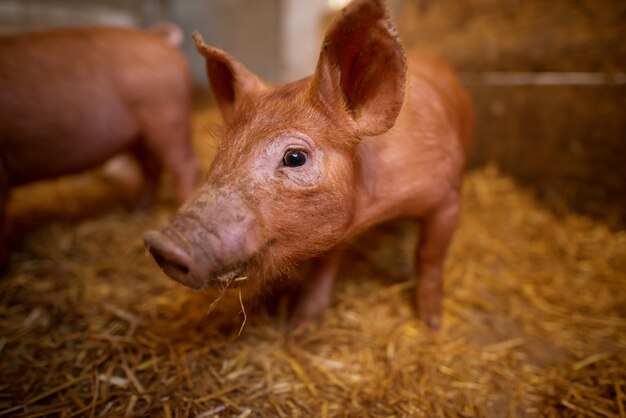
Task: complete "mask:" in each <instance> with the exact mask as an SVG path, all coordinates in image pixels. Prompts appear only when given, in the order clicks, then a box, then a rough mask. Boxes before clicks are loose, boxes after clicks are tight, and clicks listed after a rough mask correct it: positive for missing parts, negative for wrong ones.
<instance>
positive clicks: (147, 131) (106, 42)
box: [0, 27, 196, 206]
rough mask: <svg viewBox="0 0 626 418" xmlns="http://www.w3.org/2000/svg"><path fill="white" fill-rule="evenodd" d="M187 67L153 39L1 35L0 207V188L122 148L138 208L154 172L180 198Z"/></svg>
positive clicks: (0, 199) (187, 169) (185, 181)
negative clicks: (138, 182)
mask: <svg viewBox="0 0 626 418" xmlns="http://www.w3.org/2000/svg"><path fill="white" fill-rule="evenodd" d="M190 99H191V78H190V73H189V67H188V64H187V61H186V60H185V58H184V57H183V56H182V54H181V53H180V52H179V51H177V50H176V49H175V48H173V47H171V46H170V45H168V44H167V42H166V41H164V40H163V39H161V38H159V37H158V36H157V35H155V34H151V33H147V32H141V31H138V30H131V29H121V28H104V27H103V28H76V29H60V30H51V31H45V32H36V33H30V34H19V35H13V36H5V37H0V178H1V179H2V180H3V181H2V182H0V183H3V185H4V190H2V191H0V205H2V206H4V204H5V201H6V198H7V193H8V190H7V188H9V187H13V186H17V185H21V184H24V183H28V182H32V181H36V180H40V179H48V178H54V177H57V176H60V175H64V174H69V173H74V172H78V171H81V170H84V169H87V168H90V167H93V166H95V165H98V164H100V163H103V162H104V161H106V160H107V159H109V158H111V157H113V156H114V155H116V154H118V153H121V152H124V151H131V152H132V153H133V154H134V155H135V156H136V157H137V159H138V161H139V163H140V165H141V167H142V170H143V172H144V187H143V188H142V191H141V195H140V196H139V198H138V199H139V202H138V203H139V204H140V205H145V204H147V203H149V202H150V201H151V200H152V199H153V197H154V194H155V191H156V188H157V185H158V182H159V179H160V173H161V168H162V167H165V168H167V169H168V170H170V171H171V172H172V174H173V175H174V178H175V181H176V183H177V186H178V191H179V195H180V198H181V199H185V198H186V197H188V196H189V195H190V194H191V192H192V190H193V187H194V184H195V181H196V180H195V177H196V163H195V159H194V157H193V153H192V149H191V144H190V138H189V132H190V129H189V124H190V119H189V118H190Z"/></svg>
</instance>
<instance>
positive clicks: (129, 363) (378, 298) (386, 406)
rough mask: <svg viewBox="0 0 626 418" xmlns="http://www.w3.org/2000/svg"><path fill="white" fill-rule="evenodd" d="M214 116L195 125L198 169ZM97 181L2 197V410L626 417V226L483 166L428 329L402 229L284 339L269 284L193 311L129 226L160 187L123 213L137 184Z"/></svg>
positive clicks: (374, 235)
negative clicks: (11, 240)
mask: <svg viewBox="0 0 626 418" xmlns="http://www.w3.org/2000/svg"><path fill="white" fill-rule="evenodd" d="M216 118H217V116H216V112H215V111H214V110H213V109H203V110H201V111H198V112H197V114H196V115H195V119H194V124H195V125H194V126H195V132H196V138H197V139H198V147H199V149H200V150H201V155H202V159H203V163H204V165H205V167H206V164H207V163H208V161H209V160H210V156H211V154H212V149H213V148H212V146H211V145H210V144H211V141H210V139H209V137H210V135H207V134H206V130H205V129H204V128H203V126H204V125H203V124H204V123H206V121H207V120H209V121H212V120H215V119H216ZM112 171H113V174H111V173H108V174H107V173H106V172H104V174H103V172H102V171H94V172H91V173H87V174H84V175H81V176H74V177H71V178H67V179H63V180H59V181H55V182H52V183H48V184H44V185H35V186H29V187H27V188H24V189H23V190H18V191H17V193H16V196H15V199H14V201H13V203H12V205H11V208H10V221H11V223H12V226H13V230H14V231H16V230H17V231H18V232H19V231H22V235H24V231H26V230H27V229H29V228H30V231H29V233H28V234H26V235H25V238H24V239H23V240H22V242H21V243H20V245H19V247H18V248H17V249H16V250H14V252H13V257H12V261H11V264H10V266H9V269H8V272H7V274H6V275H5V277H4V278H2V280H0V416H13V417H22V416H28V417H35V416H64V417H70V416H145V417H152V416H164V417H187V416H189V417H192V416H195V417H212V416H221V417H256V416H279V417H297V416H301V417H305V416H320V417H335V416H336V417H342V416H354V417H357V416H358V417H362V416H425V417H448V416H489V417H504V416H548V417H556V416H559V417H560V416H581V417H582V416H585V417H600V416H609V417H621V418H623V417H626V413H625V408H626V318H625V316H626V232H624V231H617V232H616V231H611V230H609V229H608V228H606V227H605V226H604V225H603V224H602V223H601V222H598V221H593V220H590V219H588V218H584V217H581V216H578V215H575V214H569V215H566V216H559V217H557V216H556V215H554V214H552V213H551V212H549V211H548V210H546V209H545V208H544V207H543V206H542V204H541V203H539V202H538V201H537V200H535V198H534V197H533V193H532V191H531V190H528V189H524V188H521V187H520V186H518V185H516V183H515V182H514V181H512V180H511V179H510V178H507V177H505V176H503V175H501V174H500V173H499V172H498V170H497V169H495V168H493V167H486V168H482V169H479V170H476V171H473V172H471V173H470V174H469V175H468V177H467V182H466V186H465V189H464V198H465V200H464V210H463V215H462V223H461V227H460V229H459V230H458V233H457V235H456V237H455V241H454V244H453V247H452V249H451V252H450V256H449V259H448V261H447V264H446V276H447V277H446V295H445V305H444V306H445V317H444V326H443V329H442V330H441V331H440V332H439V333H432V332H431V331H429V330H428V329H427V328H425V327H424V326H423V325H422V324H421V323H420V322H419V321H418V320H417V319H416V318H415V310H414V306H413V283H412V277H411V272H412V269H413V266H412V263H411V260H412V256H411V253H412V251H413V247H414V245H415V242H416V233H417V230H416V228H415V227H414V226H413V225H412V224H411V223H408V222H398V223H394V224H391V225H386V226H383V227H380V228H377V229H376V230H375V231H372V232H370V233H368V234H367V235H366V236H364V237H362V238H361V239H360V240H358V241H357V242H356V243H354V245H353V247H352V249H351V251H350V253H349V256H348V259H347V260H346V261H345V262H344V264H343V267H342V271H341V274H340V279H339V281H338V283H337V285H336V289H335V292H334V295H333V301H332V305H331V307H330V308H329V309H328V310H327V311H326V313H325V315H324V317H323V318H322V319H321V321H320V322H319V323H316V324H312V325H311V326H310V327H308V328H306V329H303V330H299V331H298V332H297V333H295V334H293V335H286V334H285V333H284V332H283V328H284V325H285V321H286V316H287V302H286V301H287V298H286V297H285V296H284V294H283V293H281V292H278V291H270V290H267V289H266V290H265V291H264V292H263V293H262V294H261V295H256V294H254V295H253V294H251V293H250V292H244V293H243V295H240V294H239V293H238V291H237V290H232V291H229V292H227V293H226V295H225V296H224V298H223V300H221V301H220V302H219V303H218V304H217V308H216V309H215V310H214V311H213V312H211V313H208V307H209V305H210V304H211V302H212V301H213V300H214V299H215V298H216V297H217V296H218V295H217V293H215V292H212V291H201V292H196V291H192V290H190V289H187V288H184V287H182V286H180V285H178V284H176V283H173V282H171V281H170V280H168V279H167V278H166V277H165V276H164V275H163V274H162V273H161V272H160V271H159V270H158V268H157V267H156V265H155V264H154V262H153V261H152V260H151V259H150V258H149V257H148V256H147V255H146V253H145V250H144V247H143V244H142V241H141V235H142V233H143V231H145V230H146V229H149V228H155V227H157V228H158V227H162V226H164V225H165V224H166V222H167V219H168V218H169V216H171V214H172V213H173V210H174V207H173V204H172V203H171V194H172V193H171V186H168V185H166V187H165V190H164V193H163V196H162V199H161V201H160V202H161V203H159V204H158V205H157V206H156V207H155V208H154V210H152V211H149V212H147V213H134V212H132V211H127V210H124V209H123V208H120V206H123V203H124V202H125V201H127V200H128V199H129V196H130V195H132V191H133V190H132V189H133V187H135V188H136V182H135V183H133V182H132V181H130V182H129V181H126V180H125V181H121V180H123V179H124V178H126V179H127V180H128V179H131V180H132V179H133V176H134V175H135V174H136V173H134V172H133V171H132V170H130V171H127V172H125V173H122V174H120V171H119V170H118V171H116V170H112ZM122 184H124V186H123V187H122ZM87 214H88V215H90V216H89V217H85V215H87ZM51 217H52V218H53V219H54V221H52V222H51V221H50V218H51ZM68 217H70V218H72V219H73V221H72V222H67V221H66V219H67V218H68ZM33 225H36V226H37V228H35V229H33ZM15 234H17V235H19V233H15V232H14V235H15ZM240 297H241V302H242V303H243V305H242V303H240ZM244 313H245V317H246V323H245V326H244V327H243V330H242V332H241V335H240V336H238V333H239V331H240V328H241V326H242V323H243V321H244Z"/></svg>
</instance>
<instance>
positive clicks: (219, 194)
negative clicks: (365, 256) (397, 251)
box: [145, 0, 472, 328]
mask: <svg viewBox="0 0 626 418" xmlns="http://www.w3.org/2000/svg"><path fill="white" fill-rule="evenodd" d="M194 40H195V42H196V47H197V49H198V51H199V52H200V53H201V54H202V55H204V57H205V58H206V66H207V71H208V77H209V80H210V83H211V86H212V88H213V91H214V93H215V96H216V99H217V103H218V105H219V107H220V109H221V113H222V115H223V118H224V122H225V130H224V134H223V136H222V138H221V142H220V143H219V145H218V148H217V151H216V154H215V160H214V161H213V164H212V166H211V168H210V170H209V172H208V176H207V178H206V180H205V181H204V182H203V183H202V185H201V186H200V187H199V188H198V190H197V191H196V192H195V193H194V195H193V197H192V198H191V199H190V200H189V201H188V202H186V203H185V204H184V205H183V206H182V207H181V208H180V210H179V211H178V213H177V214H176V216H175V217H174V218H173V220H172V222H171V224H170V225H169V226H168V227H167V228H166V229H165V230H163V231H162V232H156V231H152V232H148V233H147V234H146V235H145V242H146V245H147V247H148V248H149V250H150V252H151V253H152V255H153V256H154V258H155V260H156V262H157V263H158V264H159V265H160V266H161V268H162V269H163V271H164V272H165V273H166V274H167V275H169V276H170V277H171V278H172V279H174V280H177V281H179V282H181V283H183V284H185V285H187V286H190V287H192V288H201V287H204V286H207V285H213V286H220V285H222V286H223V285H224V284H227V285H230V284H232V285H236V284H243V283H250V282H257V283H259V282H261V281H268V280H270V279H272V278H274V277H277V276H280V275H281V274H283V273H285V272H288V271H289V270H290V269H292V268H293V267H294V266H297V265H299V263H301V262H303V261H305V260H309V259H313V266H314V268H313V273H312V274H311V276H310V277H308V280H307V281H306V283H305V284H304V287H303V289H302V292H301V295H300V297H299V301H298V302H297V303H296V308H295V310H294V311H293V312H292V317H291V324H292V326H294V325H298V324H301V323H303V322H305V321H308V320H310V319H312V318H314V317H315V316H316V315H318V314H319V313H320V312H321V311H322V310H323V308H324V307H325V306H326V305H327V304H328V303H329V299H330V293H331V288H332V284H333V281H334V280H335V276H336V274H337V270H338V267H339V264H340V261H341V258H342V248H343V247H344V245H345V244H346V243H347V242H349V241H350V240H352V239H354V238H355V237H356V236H357V235H359V234H360V233H362V232H363V231H365V230H366V229H368V228H370V227H372V226H374V225H376V224H380V223H382V222H386V221H390V220H393V219H398V218H409V219H415V220H416V221H417V222H419V223H420V224H421V234H420V240H419V244H418V248H417V251H416V255H415V257H416V268H417V276H418V280H417V292H416V294H417V305H418V311H419V316H420V318H421V319H422V320H423V321H424V322H425V323H426V324H427V325H428V326H430V327H432V328H438V327H439V326H440V323H441V315H442V302H441V298H442V266H443V262H444V258H445V255H446V251H447V249H448V246H449V244H450V241H451V238H452V235H453V232H454V230H455V228H456V225H457V219H458V216H459V205H460V189H461V178H462V173H463V167H464V163H465V159H466V154H467V152H468V148H469V143H470V131H471V125H472V116H471V107H470V102H469V99H468V95H467V94H466V92H465V90H464V89H463V87H462V86H461V84H460V83H459V81H458V79H457V77H456V76H455V74H454V73H453V71H452V70H451V69H450V68H449V67H448V66H447V65H446V64H444V63H443V62H441V61H438V60H435V59H433V58H430V57H428V56H425V55H420V56H415V57H411V59H409V60H408V69H407V58H406V55H405V52H404V49H403V47H402V44H401V42H400V39H399V38H398V35H397V33H396V30H395V29H394V27H393V26H392V24H391V22H390V20H389V18H388V15H387V12H386V10H385V8H384V6H383V2H382V0H355V1H353V2H352V3H351V4H349V5H348V6H347V7H346V8H345V9H344V10H343V11H342V14H341V16H340V17H339V18H338V20H337V21H335V22H334V24H333V25H332V26H331V27H330V29H329V30H328V32H327V33H326V37H325V40H324V43H323V45H322V49H321V53H320V56H319V61H318V63H317V68H316V70H315V74H314V75H313V76H312V77H310V78H306V79H303V80H300V81H296V82H293V83H289V84H284V85H269V84H266V83H264V82H263V81H261V80H260V79H258V78H257V77H256V76H255V75H254V74H252V73H251V72H250V71H248V70H247V69H246V68H245V67H244V66H243V65H242V64H241V63H239V62H238V61H236V60H235V59H234V58H233V57H231V56H230V55H228V54H227V53H226V52H224V51H221V50H219V49H217V48H214V47H210V46H207V45H205V43H204V42H203V40H202V38H201V37H200V35H198V34H194ZM243 278H246V280H243Z"/></svg>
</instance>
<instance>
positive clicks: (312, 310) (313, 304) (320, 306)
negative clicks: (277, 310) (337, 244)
mask: <svg viewBox="0 0 626 418" xmlns="http://www.w3.org/2000/svg"><path fill="white" fill-rule="evenodd" d="M342 258H343V250H342V249H333V250H331V251H330V252H329V253H327V254H326V255H325V256H323V257H320V258H315V259H313V261H312V263H313V265H312V269H311V275H310V277H309V278H307V279H306V282H305V283H304V284H303V285H302V288H301V290H300V293H299V294H298V297H297V299H296V304H295V306H294V309H293V311H292V313H291V317H290V318H289V325H288V328H289V329H290V330H293V329H295V328H297V327H299V326H300V325H302V324H304V323H306V322H309V321H311V320H313V319H315V318H316V317H317V316H319V315H320V314H321V313H322V311H323V310H324V309H325V308H326V307H327V306H328V304H329V303H330V295H331V292H332V289H333V283H334V282H335V277H336V276H337V271H338V270H339V265H340V264H341V259H342Z"/></svg>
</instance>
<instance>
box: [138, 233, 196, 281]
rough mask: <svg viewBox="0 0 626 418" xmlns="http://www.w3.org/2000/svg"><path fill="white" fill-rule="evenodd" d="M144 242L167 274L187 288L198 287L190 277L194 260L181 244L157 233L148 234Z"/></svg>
mask: <svg viewBox="0 0 626 418" xmlns="http://www.w3.org/2000/svg"><path fill="white" fill-rule="evenodd" d="M144 241H145V243H146V247H147V248H148V250H149V251H150V254H152V257H154V260H155V261H156V262H157V264H158V265H159V267H161V269H162V270H163V272H164V273H165V274H167V275H168V276H170V277H171V278H172V279H174V280H176V281H178V282H181V283H183V284H185V285H187V286H191V287H198V284H197V283H195V282H194V280H193V278H192V277H191V275H190V270H191V264H192V258H191V256H190V255H189V254H188V253H187V251H185V249H184V248H183V247H182V246H181V245H179V243H177V242H175V240H172V239H171V238H169V237H168V236H166V235H165V234H162V233H160V232H156V231H151V232H148V233H147V234H146V235H145V237H144Z"/></svg>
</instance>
